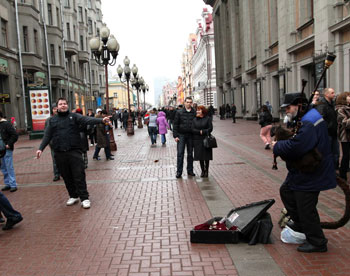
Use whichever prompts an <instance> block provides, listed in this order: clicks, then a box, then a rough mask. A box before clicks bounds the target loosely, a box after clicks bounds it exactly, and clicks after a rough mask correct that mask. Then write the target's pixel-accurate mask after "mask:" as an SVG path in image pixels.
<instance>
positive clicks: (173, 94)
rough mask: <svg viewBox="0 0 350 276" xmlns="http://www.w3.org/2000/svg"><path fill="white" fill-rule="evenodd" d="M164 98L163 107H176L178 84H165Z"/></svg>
mask: <svg viewBox="0 0 350 276" xmlns="http://www.w3.org/2000/svg"><path fill="white" fill-rule="evenodd" d="M162 97H163V99H162V102H163V103H164V104H163V106H176V98H177V84H176V83H175V82H168V83H167V84H165V85H164V86H163V93H162Z"/></svg>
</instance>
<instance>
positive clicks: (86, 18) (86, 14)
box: [85, 9, 88, 24]
mask: <svg viewBox="0 0 350 276" xmlns="http://www.w3.org/2000/svg"><path fill="white" fill-rule="evenodd" d="M85 22H86V24H87V23H88V10H87V9H85Z"/></svg>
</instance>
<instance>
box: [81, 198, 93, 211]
mask: <svg viewBox="0 0 350 276" xmlns="http://www.w3.org/2000/svg"><path fill="white" fill-rule="evenodd" d="M81 206H83V208H84V209H89V208H90V206H91V202H90V200H88V199H85V200H84V201H83V202H82V203H81Z"/></svg>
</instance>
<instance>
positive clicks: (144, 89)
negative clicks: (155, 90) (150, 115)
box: [141, 83, 149, 111]
mask: <svg viewBox="0 0 350 276" xmlns="http://www.w3.org/2000/svg"><path fill="white" fill-rule="evenodd" d="M141 89H142V92H143V110H145V111H146V91H148V90H149V86H148V84H145V83H144V84H143V85H142V87H141Z"/></svg>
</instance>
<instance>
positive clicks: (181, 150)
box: [173, 97, 196, 178]
mask: <svg viewBox="0 0 350 276" xmlns="http://www.w3.org/2000/svg"><path fill="white" fill-rule="evenodd" d="M195 116H196V111H195V110H194V109H193V108H192V98H191V97H186V99H185V107H184V108H183V109H179V110H178V111H177V112H176V115H175V119H174V126H173V137H174V138H175V142H176V143H177V172H176V178H180V177H181V176H182V170H183V161H184V155H185V147H187V174H188V175H190V176H196V175H195V174H194V173H193V141H192V121H193V119H194V118H195Z"/></svg>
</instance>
